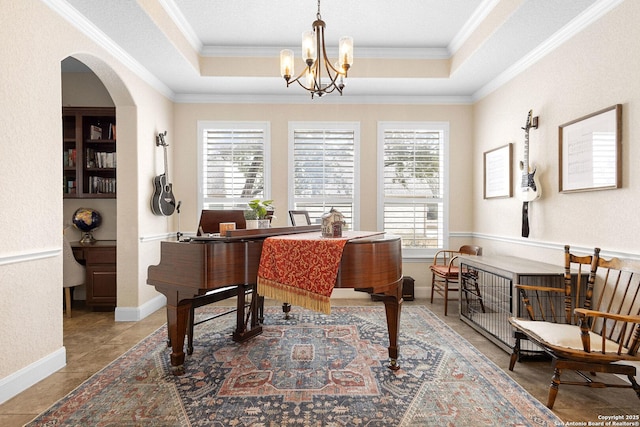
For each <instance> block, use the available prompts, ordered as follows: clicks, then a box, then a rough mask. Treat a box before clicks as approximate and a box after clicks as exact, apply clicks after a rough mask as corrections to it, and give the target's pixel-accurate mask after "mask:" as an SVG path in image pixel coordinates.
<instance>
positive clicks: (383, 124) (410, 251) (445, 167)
mask: <svg viewBox="0 0 640 427" xmlns="http://www.w3.org/2000/svg"><path fill="white" fill-rule="evenodd" d="M391 129H398V130H410V131H413V130H420V131H440V132H442V138H443V147H442V149H443V152H442V153H443V160H442V171H443V173H442V177H441V185H442V204H443V205H442V209H443V214H442V215H443V217H442V246H440V247H438V248H416V247H405V246H403V248H402V256H403V258H429V257H433V255H434V254H435V253H436V252H437V251H438V250H439V249H442V248H444V247H448V242H449V216H450V211H449V173H450V167H449V161H450V157H449V146H450V142H449V122H431V121H426V122H392V121H380V122H378V207H377V212H378V222H377V224H378V229H379V230H382V229H383V227H384V206H385V196H384V194H385V191H384V190H385V188H384V154H385V132H386V131H388V130H391Z"/></svg>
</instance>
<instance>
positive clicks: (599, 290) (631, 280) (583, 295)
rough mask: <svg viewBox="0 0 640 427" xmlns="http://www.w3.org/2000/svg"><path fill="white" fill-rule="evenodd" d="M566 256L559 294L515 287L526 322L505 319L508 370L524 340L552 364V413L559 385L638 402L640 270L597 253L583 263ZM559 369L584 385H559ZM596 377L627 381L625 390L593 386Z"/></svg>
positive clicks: (549, 402)
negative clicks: (630, 395)
mask: <svg viewBox="0 0 640 427" xmlns="http://www.w3.org/2000/svg"><path fill="white" fill-rule="evenodd" d="M569 250H570V248H569V246H565V278H564V289H562V290H559V289H558V288H545V287H538V286H527V285H517V288H518V291H519V292H520V295H521V296H522V300H523V303H524V305H525V307H526V312H527V316H528V318H527V319H520V318H510V319H509V321H510V323H511V324H512V325H513V326H514V328H515V335H514V336H515V339H516V341H515V345H514V349H513V353H512V355H511V361H510V363H509V369H510V370H513V368H514V366H515V363H516V361H517V360H518V358H519V353H520V351H521V340H523V339H526V340H529V341H532V342H534V343H535V344H537V345H538V346H539V347H541V348H542V350H543V351H544V352H545V353H547V354H548V355H550V356H551V358H552V367H553V370H554V373H553V376H552V379H551V385H550V387H549V396H548V398H547V407H548V408H550V409H552V408H553V405H554V403H555V399H556V396H557V394H558V388H559V386H560V384H566V385H582V386H587V387H592V388H603V387H617V388H632V389H633V390H635V392H636V394H637V396H638V398H639V399H640V386H639V385H638V383H637V381H636V378H635V376H636V368H637V367H640V355H639V354H638V347H640V264H639V263H637V262H633V261H626V260H621V259H618V258H612V259H610V260H606V259H603V258H600V256H599V252H600V250H599V249H598V248H596V249H595V251H594V255H593V256H582V257H581V256H576V255H573V254H571V253H570V251H569ZM586 268H588V269H589V272H588V275H587V274H586ZM576 273H577V274H576ZM572 277H573V280H572ZM585 277H586V280H585ZM551 294H555V295H558V294H560V295H562V296H563V305H564V306H563V308H562V310H561V313H550V312H549V310H548V308H549V307H551V306H552V305H553V304H551V303H549V298H552V297H550V296H549V295H551ZM541 309H542V310H541ZM545 309H546V310H545ZM545 311H547V313H545ZM564 369H570V370H573V371H576V373H577V374H578V376H580V377H581V378H582V379H583V380H582V381H561V374H562V371H563V370H564ZM596 373H605V374H616V375H622V376H626V377H627V379H628V381H629V384H623V383H620V382H618V383H607V382H604V380H606V378H604V379H603V381H600V380H596Z"/></svg>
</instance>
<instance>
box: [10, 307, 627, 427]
mask: <svg viewBox="0 0 640 427" xmlns="http://www.w3.org/2000/svg"><path fill="white" fill-rule="evenodd" d="M273 303H274V304H275V302H273ZM369 303H371V302H369V300H367V299H354V300H349V299H347V300H337V301H335V302H334V304H335V305H363V304H369ZM375 304H379V303H375ZM405 304H408V305H409V304H411V305H415V304H422V305H425V306H426V307H428V308H430V309H432V310H433V311H434V312H435V313H436V314H437V315H438V316H439V317H440V318H441V319H443V320H444V321H445V322H446V323H447V324H448V325H449V326H451V327H452V328H453V329H454V330H456V331H457V332H458V333H459V334H461V335H462V336H464V337H465V338H466V339H467V340H468V341H469V342H470V343H471V344H472V345H473V346H475V347H476V348H477V349H478V350H480V351H481V352H482V353H484V354H485V355H486V356H487V357H488V358H489V359H491V360H492V361H493V362H494V363H496V364H497V365H498V366H499V367H500V368H502V369H504V370H505V371H506V372H508V374H509V375H510V376H511V377H512V378H513V379H514V380H515V381H517V382H518V383H519V384H521V385H522V386H523V387H524V388H525V389H526V390H527V391H529V393H531V394H532V395H533V396H535V397H536V398H537V399H539V400H540V401H541V402H543V403H546V399H547V392H548V384H549V382H550V379H551V374H552V371H551V369H550V365H549V362H548V361H527V362H522V363H518V364H517V365H516V367H515V371H514V372H509V371H508V365H509V355H508V354H507V353H506V352H504V351H503V350H502V349H500V348H498V347H497V346H496V345H494V344H493V343H491V342H490V341H488V340H487V339H486V338H484V337H483V336H482V335H480V334H478V333H477V332H476V331H474V330H473V329H472V328H470V327H469V326H468V325H466V324H464V323H462V322H461V321H460V320H459V319H458V317H457V316H456V315H455V314H452V313H456V310H457V303H456V302H455V301H454V302H451V303H450V305H449V313H450V314H449V316H447V317H444V316H443V315H442V313H443V304H442V300H441V299H438V300H436V301H434V303H433V304H430V303H429V301H428V300H421V299H417V300H416V301H413V302H406V303H405ZM223 305H228V301H227V302H226V304H223ZM294 310H295V307H294ZM165 319H166V318H165V312H164V310H158V311H157V312H155V313H154V314H152V315H151V316H149V317H147V318H146V319H143V320H141V321H139V322H114V321H113V313H100V312H92V311H89V310H87V309H85V308H84V307H82V306H80V304H77V306H76V307H74V311H73V317H72V318H70V319H68V318H66V317H65V319H64V345H65V347H66V350H67V366H65V367H64V368H63V369H61V370H60V371H58V372H56V373H54V374H53V375H51V376H49V377H48V378H46V379H44V380H42V381H41V382H39V383H38V384H36V385H34V386H33V387H31V388H29V389H27V390H25V391H24V392H22V393H21V394H19V395H18V396H16V397H14V398H12V399H10V400H9V401H7V402H5V403H4V404H2V405H0V425H2V426H4V427H13V426H22V425H24V424H25V423H27V422H29V421H30V420H32V419H33V418H34V417H35V416H37V415H38V414H39V413H41V412H42V411H44V410H45V409H47V408H48V407H49V406H51V405H52V404H53V403H55V402H56V401H57V400H58V399H60V398H62V397H63V396H65V395H66V394H68V393H69V392H70V391H71V390H73V389H74V388H75V387H77V386H78V385H80V384H81V383H82V382H83V381H85V380H86V379H88V378H89V377H90V376H91V375H93V374H94V373H95V372H97V371H99V370H100V369H102V368H103V367H104V366H106V365H107V364H108V363H109V362H111V361H112V360H114V359H115V358H117V357H118V356H120V355H121V354H122V353H124V352H125V351H126V350H128V349H129V348H130V347H132V346H133V345H135V344H136V343H138V342H139V341H140V340H142V339H143V338H145V337H146V336H147V335H149V334H150V333H152V332H153V331H155V330H156V329H157V328H159V327H160V326H162V325H163V324H164V323H165ZM401 354H402V352H401ZM565 375H566V376H567V377H568V376H570V375H574V374H573V373H566V374H565ZM554 412H555V413H556V414H557V415H558V416H559V417H560V418H561V419H562V420H563V421H564V422H565V423H566V422H569V421H573V422H578V421H584V422H588V421H598V416H599V415H625V414H626V415H638V414H640V400H639V399H637V398H636V396H635V393H634V392H633V391H632V390H630V389H612V388H608V389H591V388H588V387H574V386H561V387H560V392H559V393H558V397H557V399H556V403H555V406H554Z"/></svg>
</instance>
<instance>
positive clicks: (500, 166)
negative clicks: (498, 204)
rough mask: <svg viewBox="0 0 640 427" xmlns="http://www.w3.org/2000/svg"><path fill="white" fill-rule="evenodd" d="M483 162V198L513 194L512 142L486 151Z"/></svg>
mask: <svg viewBox="0 0 640 427" xmlns="http://www.w3.org/2000/svg"><path fill="white" fill-rule="evenodd" d="M483 164H484V180H483V181H484V183H483V190H484V198H485V199H497V198H508V197H512V196H513V144H512V143H509V144H507V145H503V146H502V147H498V148H495V149H493V150H489V151H486V152H485V153H484V158H483Z"/></svg>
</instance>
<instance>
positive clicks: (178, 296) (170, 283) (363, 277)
mask: <svg viewBox="0 0 640 427" xmlns="http://www.w3.org/2000/svg"><path fill="white" fill-rule="evenodd" d="M311 231H317V232H320V227H319V226H313V225H312V226H297V227H274V228H268V229H258V230H246V229H238V230H233V231H227V232H226V235H225V236H218V235H208V233H201V234H203V235H201V236H198V237H195V238H192V239H188V241H178V242H176V241H164V242H161V250H160V263H159V264H158V265H154V266H150V267H149V268H148V276H147V283H148V284H149V285H152V286H154V287H155V288H156V290H157V291H158V292H160V293H162V294H164V295H165V296H166V297H167V306H166V309H167V323H168V330H169V341H168V343H169V345H170V346H171V350H172V351H171V366H172V370H173V373H174V374H175V375H182V374H183V373H184V361H185V353H184V339H185V334H186V332H187V324H188V319H189V313H190V311H191V308H192V307H193V306H194V304H198V302H199V299H200V298H204V297H205V296H206V294H207V292H210V291H212V290H215V289H220V288H228V287H229V286H237V287H238V288H237V289H239V290H238V291H237V292H234V293H233V295H234V296H237V314H236V329H235V331H234V332H233V334H232V338H233V340H235V341H244V340H247V339H250V338H251V337H253V336H255V335H257V334H260V333H261V332H262V324H261V320H262V319H261V318H260V317H259V316H260V314H259V313H260V304H259V303H258V301H259V300H260V298H259V297H258V295H257V293H256V282H257V276H258V266H259V263H260V255H261V250H262V243H263V241H264V240H265V239H266V238H268V237H270V236H276V235H282V234H292V233H308V232H311ZM335 287H337V288H353V289H354V290H356V291H361V292H367V293H369V294H376V295H378V296H379V298H378V300H381V301H382V302H383V303H384V305H385V312H386V318H387V328H388V333H389V348H388V350H389V358H390V363H389V368H390V369H393V370H397V369H399V366H398V363H397V359H398V354H399V351H398V335H399V329H398V328H399V324H400V311H401V306H402V249H401V240H400V237H398V236H394V235H389V234H379V235H375V236H371V237H365V238H360V239H354V240H350V241H349V242H348V243H347V244H346V245H345V247H344V250H343V254H342V260H341V264H340V269H339V272H338V276H337V278H336V284H335ZM244 289H253V292H254V295H253V297H252V298H251V304H250V305H249V306H247V305H246V304H245V302H246V301H245V298H246V293H245V292H244V291H241V290H244ZM198 305H202V304H198Z"/></svg>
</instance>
